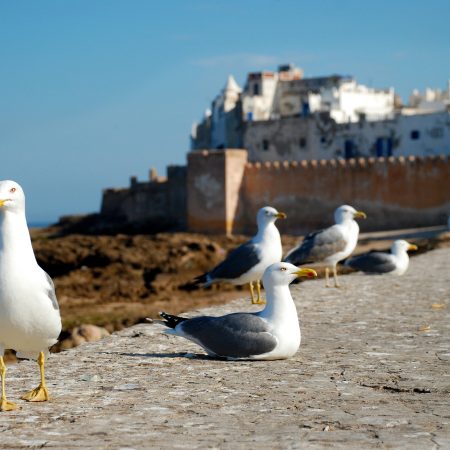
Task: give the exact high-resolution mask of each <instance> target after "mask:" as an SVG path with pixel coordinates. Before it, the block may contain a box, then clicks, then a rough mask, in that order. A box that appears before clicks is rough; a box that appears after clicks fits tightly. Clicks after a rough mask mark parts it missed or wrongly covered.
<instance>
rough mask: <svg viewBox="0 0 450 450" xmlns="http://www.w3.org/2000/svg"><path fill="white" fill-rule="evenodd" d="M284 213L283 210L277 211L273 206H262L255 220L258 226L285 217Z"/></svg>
mask: <svg viewBox="0 0 450 450" xmlns="http://www.w3.org/2000/svg"><path fill="white" fill-rule="evenodd" d="M286 217H287V216H286V214H285V213H283V212H278V211H277V210H276V209H275V208H272V207H271V206H264V208H261V209H260V210H259V211H258V214H257V215H256V222H257V223H258V228H259V227H261V226H263V225H266V224H268V223H273V222H275V221H276V220H277V219H286Z"/></svg>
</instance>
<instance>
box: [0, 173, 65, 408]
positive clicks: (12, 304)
mask: <svg viewBox="0 0 450 450" xmlns="http://www.w3.org/2000/svg"><path fill="white" fill-rule="evenodd" d="M60 332H61V317H60V313H59V307H58V302H57V300H56V295H55V289H54V286H53V282H52V279H51V278H50V277H49V276H48V275H47V273H45V272H44V270H42V269H41V268H40V267H39V265H38V263H37V261H36V258H35V256H34V252H33V247H32V246H31V239H30V233H29V231H28V227H27V221H26V218H25V194H24V192H23V190H22V188H21V187H20V186H19V185H18V184H17V183H15V182H14V181H9V180H7V181H0V374H1V380H2V396H1V400H0V411H10V410H13V409H16V408H17V405H16V404H15V403H12V402H10V401H8V400H7V398H6V391H5V377H6V366H5V362H4V361H3V355H4V351H5V349H13V350H16V352H17V357H18V358H27V359H37V361H38V364H39V369H40V376H41V381H40V383H39V386H38V387H37V388H36V389H33V390H32V391H30V392H28V393H27V394H25V395H24V396H23V397H22V399H23V400H27V401H30V402H43V401H47V400H48V399H49V394H48V390H47V386H46V384H45V374H44V362H45V355H46V354H47V353H48V348H49V347H50V346H52V345H53V344H55V343H56V341H57V340H58V336H59V333H60Z"/></svg>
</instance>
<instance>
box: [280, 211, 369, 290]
mask: <svg viewBox="0 0 450 450" xmlns="http://www.w3.org/2000/svg"><path fill="white" fill-rule="evenodd" d="M355 218H361V219H365V218H366V214H365V213H363V212H362V211H356V209H355V208H353V207H352V206H348V205H342V206H339V208H337V209H336V211H335V212H334V220H335V222H336V223H335V225H333V226H331V227H329V228H325V229H324V230H319V231H314V232H312V233H310V234H308V235H307V236H306V237H305V238H304V239H303V242H302V243H301V244H300V245H298V246H297V247H295V248H293V249H292V250H290V251H289V253H288V254H287V255H286V257H285V258H284V261H286V262H289V263H291V264H295V265H296V266H300V265H302V264H307V263H324V264H325V265H326V268H325V278H326V286H327V287H329V278H328V277H329V268H330V267H331V268H332V269H333V277H334V286H335V287H339V283H338V280H337V274H336V264H337V263H338V262H339V261H341V260H343V259H345V258H347V257H348V256H350V255H351V254H352V252H353V250H355V247H356V244H357V242H358V234H359V226H358V224H357V223H356V221H355V220H354V219H355Z"/></svg>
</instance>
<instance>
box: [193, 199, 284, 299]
mask: <svg viewBox="0 0 450 450" xmlns="http://www.w3.org/2000/svg"><path fill="white" fill-rule="evenodd" d="M285 218H286V214H284V213H282V212H278V211H277V210H276V209H275V208H272V207H270V206H265V207H264V208H261V209H260V210H259V211H258V214H257V215H256V222H257V225H258V232H257V233H256V235H255V236H254V237H253V238H252V239H251V240H249V241H247V242H245V243H244V244H242V245H240V246H239V247H237V248H235V249H234V250H232V251H231V253H230V254H229V255H228V257H227V258H226V259H225V260H224V261H222V262H221V263H220V264H219V265H217V266H216V267H214V269H212V270H211V271H209V272H207V273H205V274H203V275H200V276H198V277H197V278H196V279H195V283H197V284H203V286H204V287H207V286H209V285H211V284H212V283H216V282H220V281H226V282H228V283H231V284H236V285H242V284H246V283H249V287H250V295H251V297H252V303H253V304H263V303H264V301H263V300H262V299H261V285H260V280H261V277H262V275H263V273H264V271H265V270H266V268H267V267H269V266H270V265H271V264H273V263H275V262H280V261H281V257H282V254H283V249H282V247H281V237H280V232H279V231H278V228H277V227H276V226H275V221H276V220H277V219H285ZM253 283H255V284H256V291H257V297H256V299H255V293H254V287H253Z"/></svg>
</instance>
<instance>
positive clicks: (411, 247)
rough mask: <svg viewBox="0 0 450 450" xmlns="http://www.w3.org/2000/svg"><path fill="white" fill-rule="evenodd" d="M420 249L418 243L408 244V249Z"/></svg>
mask: <svg viewBox="0 0 450 450" xmlns="http://www.w3.org/2000/svg"><path fill="white" fill-rule="evenodd" d="M418 249H419V247H417V245H415V244H409V246H408V250H418Z"/></svg>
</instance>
